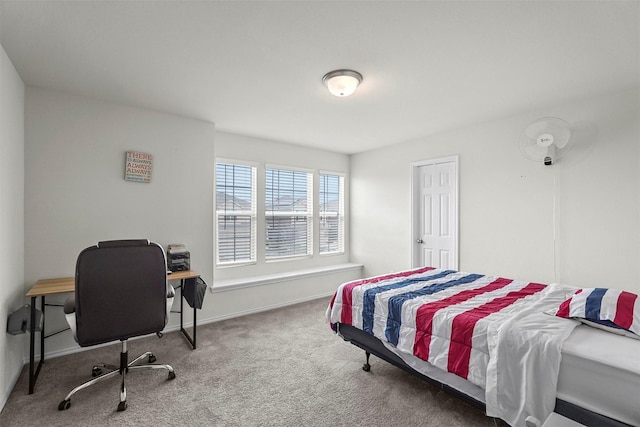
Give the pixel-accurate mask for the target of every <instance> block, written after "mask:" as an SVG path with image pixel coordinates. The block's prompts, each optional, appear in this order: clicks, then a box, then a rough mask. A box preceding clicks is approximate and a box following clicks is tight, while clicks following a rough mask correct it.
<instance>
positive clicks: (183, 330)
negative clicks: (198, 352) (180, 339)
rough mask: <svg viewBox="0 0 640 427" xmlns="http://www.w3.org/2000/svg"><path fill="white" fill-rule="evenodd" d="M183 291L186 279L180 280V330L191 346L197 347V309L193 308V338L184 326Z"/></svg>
mask: <svg viewBox="0 0 640 427" xmlns="http://www.w3.org/2000/svg"><path fill="white" fill-rule="evenodd" d="M183 292H184V279H182V280H180V331H181V332H182V334H183V335H184V337H185V338H186V339H187V341H189V343H190V344H191V347H192V348H193V349H195V348H196V309H195V307H194V309H193V338H192V337H191V336H189V333H188V332H187V330H186V329H185V328H184V326H183V323H182V312H183V309H184V298H183Z"/></svg>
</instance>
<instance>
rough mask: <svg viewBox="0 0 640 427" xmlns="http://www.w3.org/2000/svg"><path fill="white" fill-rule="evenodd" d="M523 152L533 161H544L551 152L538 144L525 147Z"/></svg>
mask: <svg viewBox="0 0 640 427" xmlns="http://www.w3.org/2000/svg"><path fill="white" fill-rule="evenodd" d="M523 151H524V154H525V156H527V157H528V158H530V159H531V160H542V159H544V158H545V156H546V155H547V152H548V151H549V150H548V149H547V147H540V146H539V145H537V144H531V145H527V146H526V147H523Z"/></svg>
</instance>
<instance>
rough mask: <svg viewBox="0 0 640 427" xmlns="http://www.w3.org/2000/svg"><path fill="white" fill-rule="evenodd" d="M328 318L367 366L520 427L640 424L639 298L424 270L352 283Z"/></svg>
mask: <svg viewBox="0 0 640 427" xmlns="http://www.w3.org/2000/svg"><path fill="white" fill-rule="evenodd" d="M634 298H635V299H634ZM594 299H598V301H600V302H601V305H599V306H598V310H597V313H596V314H597V316H596V317H598V319H595V318H593V317H594V314H593V310H592V308H593V307H591V306H592V305H593V301H594ZM585 301H588V302H589V304H591V306H589V304H587V308H588V310H586V311H585V308H584V307H585ZM611 304H613V305H611ZM616 304H617V305H616ZM610 306H613V309H610ZM616 307H617V313H616ZM621 307H622V308H621ZM581 309H582V312H580V310H581ZM612 310H613V312H612ZM327 319H328V321H329V322H330V324H331V327H332V329H333V330H334V331H335V332H336V333H337V334H338V335H340V336H341V337H342V338H343V339H345V340H346V341H349V342H351V343H352V344H354V345H356V346H358V347H360V348H362V349H363V350H365V355H366V362H365V365H364V366H363V369H364V370H369V369H371V365H370V364H369V355H370V354H373V355H376V356H377V357H379V358H381V359H383V360H386V361H387V362H390V363H392V364H394V365H396V366H398V367H400V368H402V369H404V370H406V371H408V372H410V373H412V374H414V375H417V376H420V377H422V378H424V379H426V380H427V381H429V382H432V383H434V384H437V385H438V386H439V387H441V388H443V389H445V390H447V391H450V392H452V393H454V394H457V395H459V396H460V397H462V398H464V399H466V400H468V401H470V402H471V403H473V404H475V405H477V406H480V407H482V408H484V409H485V411H486V414H487V415H488V416H491V417H496V418H500V419H503V420H504V421H506V422H507V423H508V424H509V425H512V426H524V425H525V419H527V418H528V417H535V418H536V419H538V420H542V421H544V420H545V419H547V418H548V417H549V415H550V414H551V413H552V412H554V411H555V412H556V413H558V414H561V415H564V416H566V417H568V418H571V419H573V420H575V421H578V422H580V423H582V424H585V425H598V426H601V425H602V426H624V425H636V426H638V425H640V340H638V339H635V338H637V337H638V335H637V332H636V331H638V330H640V329H639V328H640V302H639V301H638V299H637V295H634V294H631V293H629V292H624V291H615V290H607V289H602V288H597V289H595V290H594V289H578V288H574V287H569V286H563V285H558V284H551V285H544V284H540V283H533V282H525V281H517V280H511V279H506V278H502V277H491V276H486V275H482V274H469V273H465V272H459V271H454V270H441V269H435V268H431V267H423V268H418V269H412V270H407V271H402V272H397V273H393V274H387V275H383V276H376V277H371V278H367V279H362V280H357V281H352V282H347V283H344V284H342V285H341V286H340V287H339V288H338V289H337V291H336V293H335V295H334V297H333V298H332V300H331V303H330V305H329V307H328V309H327ZM589 319H590V320H589ZM614 320H615V322H617V323H614V322H613V321H614ZM593 321H597V322H598V323H597V324H594V323H593ZM586 323H588V324H586ZM618 324H621V325H622V326H619V325H618ZM594 326H597V327H598V328H602V329H597V328H596V327H594Z"/></svg>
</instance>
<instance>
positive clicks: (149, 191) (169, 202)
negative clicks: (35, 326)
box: [25, 87, 215, 354]
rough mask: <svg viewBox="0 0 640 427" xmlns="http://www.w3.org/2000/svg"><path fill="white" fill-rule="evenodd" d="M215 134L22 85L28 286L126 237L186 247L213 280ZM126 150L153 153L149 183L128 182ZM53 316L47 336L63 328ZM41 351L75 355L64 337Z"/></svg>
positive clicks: (193, 123) (64, 272)
mask: <svg viewBox="0 0 640 427" xmlns="http://www.w3.org/2000/svg"><path fill="white" fill-rule="evenodd" d="M214 137H215V128H214V125H213V123H209V122H204V121H199V120H193V119H187V118H183V117H177V116H173V115H168V114H163V113H158V112H154V111H149V110H143V109H138V108H132V107H127V106H123V105H118V104H112V103H108V102H102V101H97V100H94V99H89V98H84V97H78V96H70V95H64V94H61V93H56V92H51V91H47V90H43V89H37V88H32V87H28V88H27V91H26V134H25V140H26V188H25V228H26V231H25V281H26V287H27V288H28V287H30V286H32V285H33V284H34V283H35V282H36V281H37V280H39V279H43V278H51V277H68V276H73V274H74V270H75V262H76V258H77V255H78V253H79V252H80V251H81V250H82V249H84V248H85V247H87V246H91V245H93V244H95V243H96V242H98V241H100V240H109V239H122V238H149V239H151V240H154V241H156V242H158V243H160V244H161V245H163V246H165V247H166V245H167V244H169V243H176V242H179V243H184V244H186V245H187V247H189V249H190V250H191V255H192V265H193V267H194V269H196V270H197V271H199V272H200V273H201V274H202V276H203V278H204V280H205V281H207V282H211V281H212V279H213V276H212V273H213V265H212V261H211V260H212V256H213V252H212V245H211V236H212V235H213V218H212V214H211V213H212V207H213V170H214V169H213V159H214V154H213V150H214ZM126 151H141V152H147V153H151V154H152V155H153V174H152V181H151V183H137V182H129V181H125V180H124V161H125V152H126ZM49 299H50V300H51V301H54V300H56V299H57V300H59V301H63V300H64V296H59V298H55V297H51V298H49ZM49 299H48V300H49ZM206 303H207V301H205V304H206ZM206 308H209V307H206ZM56 310H58V311H60V309H57V308H49V310H48V313H49V315H48V316H47V322H48V325H47V331H48V332H49V331H54V330H56V329H57V327H59V326H64V321H63V316H62V315H61V313H56ZM178 321H179V319H178V316H176V315H174V316H172V319H171V320H170V325H175V324H176V323H177V322H178ZM46 346H47V347H46V351H47V353H50V352H56V351H59V350H63V349H74V348H78V347H77V344H75V342H74V341H73V338H72V337H71V334H69V333H63V334H58V335H55V336H54V337H51V338H49V339H48V340H47V343H46ZM25 354H26V353H25Z"/></svg>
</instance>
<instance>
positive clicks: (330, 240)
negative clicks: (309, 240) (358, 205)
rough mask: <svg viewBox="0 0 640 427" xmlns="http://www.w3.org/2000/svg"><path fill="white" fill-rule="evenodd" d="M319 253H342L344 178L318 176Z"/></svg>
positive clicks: (329, 175)
mask: <svg viewBox="0 0 640 427" xmlns="http://www.w3.org/2000/svg"><path fill="white" fill-rule="evenodd" d="M319 194H320V197H319V198H320V201H319V202H320V206H319V211H320V253H321V254H332V253H343V252H344V177H342V176H340V175H331V174H322V173H321V174H320V188H319Z"/></svg>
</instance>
